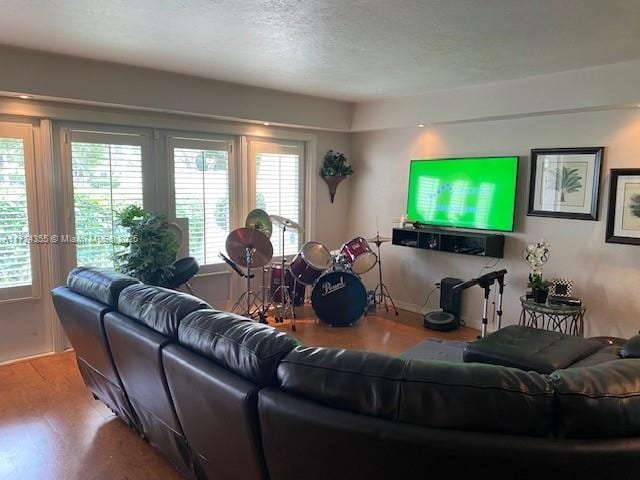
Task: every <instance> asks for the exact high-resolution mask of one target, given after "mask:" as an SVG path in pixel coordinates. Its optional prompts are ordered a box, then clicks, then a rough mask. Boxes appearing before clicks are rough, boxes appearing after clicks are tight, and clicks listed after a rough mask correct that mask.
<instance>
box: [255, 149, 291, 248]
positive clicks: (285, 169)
mask: <svg viewBox="0 0 640 480" xmlns="http://www.w3.org/2000/svg"><path fill="white" fill-rule="evenodd" d="M255 162H256V163H255V172H256V174H255V175H256V178H255V182H256V208H261V209H263V210H265V211H266V212H267V213H268V214H269V215H280V216H282V217H286V218H288V219H290V220H293V221H294V222H300V221H301V218H300V200H301V199H300V171H299V169H300V155H298V154H290V153H282V154H280V153H267V152H260V151H257V152H256V155H255ZM271 241H272V243H273V255H274V256H280V255H282V233H281V232H277V231H276V232H274V234H273V235H272V237H271ZM298 247H299V235H298V232H297V231H296V230H293V229H290V230H287V232H286V234H285V243H284V254H285V255H291V254H295V253H297V251H298Z"/></svg>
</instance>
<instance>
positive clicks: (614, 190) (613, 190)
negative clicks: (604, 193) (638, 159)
mask: <svg viewBox="0 0 640 480" xmlns="http://www.w3.org/2000/svg"><path fill="white" fill-rule="evenodd" d="M621 176H637V177H638V180H639V181H640V168H613V169H611V174H610V182H609V208H608V210H607V229H606V237H605V241H606V242H607V243H622V244H626V245H640V238H635V237H624V236H620V235H615V222H616V210H617V206H618V201H619V200H620V199H619V198H618V179H619V178H620V177H621Z"/></svg>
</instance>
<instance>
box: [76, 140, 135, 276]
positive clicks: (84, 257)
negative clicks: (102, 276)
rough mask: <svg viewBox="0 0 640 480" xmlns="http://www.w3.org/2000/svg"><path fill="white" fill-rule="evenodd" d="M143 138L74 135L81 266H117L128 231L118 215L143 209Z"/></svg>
mask: <svg viewBox="0 0 640 480" xmlns="http://www.w3.org/2000/svg"><path fill="white" fill-rule="evenodd" d="M143 140H144V138H143V137H142V136H140V135H125V134H107V133H93V132H91V133H89V132H76V131H74V132H72V137H71V163H72V178H73V205H74V217H75V236H76V260H77V264H78V265H87V266H95V267H106V268H114V267H115V266H116V264H117V258H116V257H117V254H118V253H120V252H122V250H123V247H122V246H121V245H119V244H120V243H122V242H123V241H125V240H126V239H127V229H125V228H122V227H120V226H119V225H118V218H117V215H118V213H119V212H120V211H122V210H123V209H124V208H125V207H128V206H129V205H137V206H140V207H142V206H143V176H142V170H143V163H142V162H143Z"/></svg>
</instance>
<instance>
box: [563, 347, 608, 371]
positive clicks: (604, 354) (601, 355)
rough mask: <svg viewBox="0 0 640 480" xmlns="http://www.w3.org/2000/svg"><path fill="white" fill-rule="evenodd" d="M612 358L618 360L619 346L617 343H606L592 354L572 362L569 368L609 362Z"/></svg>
mask: <svg viewBox="0 0 640 480" xmlns="http://www.w3.org/2000/svg"><path fill="white" fill-rule="evenodd" d="M612 360H620V347H619V346H617V345H607V346H605V347H603V348H601V349H600V350H598V351H597V352H596V353H594V354H593V355H589V356H588V357H586V358H583V359H582V360H580V361H579V362H576V363H574V364H573V365H571V368H575V367H591V366H593V365H598V364H600V363H605V362H610V361H612Z"/></svg>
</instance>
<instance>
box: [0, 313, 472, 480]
mask: <svg viewBox="0 0 640 480" xmlns="http://www.w3.org/2000/svg"><path fill="white" fill-rule="evenodd" d="M302 310H303V316H302V317H301V318H300V319H299V320H298V322H297V327H298V328H297V332H295V334H294V335H295V336H297V337H298V338H299V339H300V340H301V341H302V342H303V343H305V344H307V345H323V346H335V347H341V348H354V349H366V350H371V351H377V352H386V353H391V354H395V353H400V352H402V351H404V350H406V349H408V348H410V347H412V346H413V345H415V344H416V343H418V342H419V341H421V340H423V339H424V338H427V337H437V338H447V339H452V340H453V339H456V340H470V339H473V338H475V336H476V335H477V331H476V330H473V329H468V328H467V329H464V328H463V329H459V330H456V331H455V332H450V333H444V334H441V333H436V332H429V331H426V330H424V329H423V328H422V327H421V326H420V319H419V317H418V316H417V315H415V314H410V313H407V312H401V314H400V316H399V317H395V316H394V315H390V314H389V315H386V316H385V315H383V314H376V315H371V314H370V315H367V316H366V317H364V318H363V319H362V320H360V321H359V322H358V323H357V324H356V325H355V326H354V327H341V328H332V327H329V326H326V325H324V324H319V323H316V321H315V319H314V318H313V317H311V316H310V315H309V314H308V313H309V312H308V311H307V310H305V309H302ZM305 315H306V316H305ZM276 326H277V328H280V329H283V330H285V331H289V332H290V324H289V322H288V321H286V322H285V323H282V324H278V325H276ZM179 478H181V477H180V476H179V475H178V474H177V473H176V471H175V470H174V469H173V468H172V467H171V466H170V465H169V464H168V463H167V462H166V461H165V460H164V459H163V458H162V457H161V456H160V455H159V454H157V453H156V452H155V451H154V450H153V449H152V448H151V447H149V446H148V445H147V444H146V443H145V442H144V441H142V440H141V439H140V438H139V437H138V436H137V435H136V434H135V433H134V432H133V431H132V430H130V429H129V428H128V427H127V426H125V424H124V423H123V422H121V421H120V420H118V419H117V418H116V417H115V416H114V415H113V414H112V413H111V411H110V410H109V409H108V408H106V407H105V406H104V405H103V404H102V403H101V402H99V401H97V400H94V399H93V397H92V396H91V394H90V393H89V392H88V391H87V389H86V388H85V386H84V384H83V382H82V379H81V377H80V374H79V372H78V369H77V366H76V363H75V356H74V354H73V352H67V353H64V354H60V355H51V356H47V357H41V358H37V359H33V360H28V361H23V362H19V363H14V364H12V365H6V366H2V367H0V479H1V480H5V479H6V480H23V479H25V480H107V479H108V480H138V479H140V480H142V479H144V480H150V479H163V480H164V479H166V480H172V479H179Z"/></svg>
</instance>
